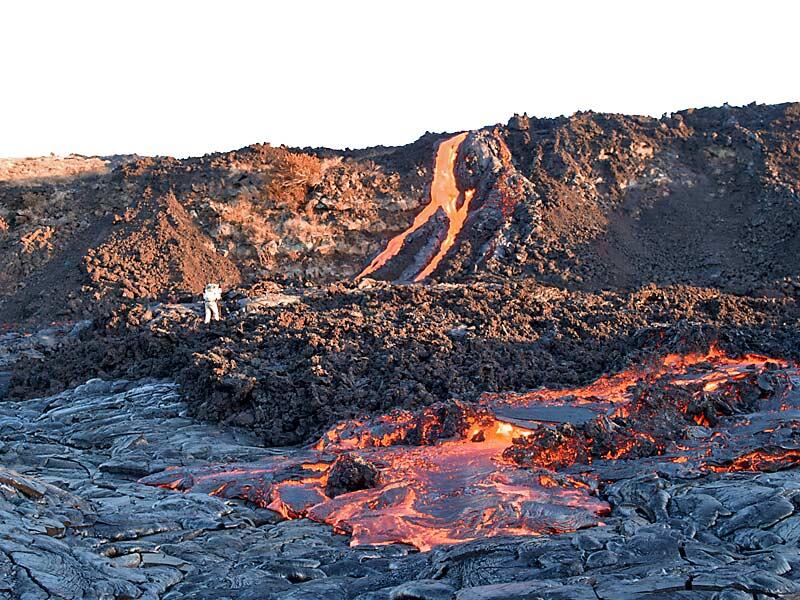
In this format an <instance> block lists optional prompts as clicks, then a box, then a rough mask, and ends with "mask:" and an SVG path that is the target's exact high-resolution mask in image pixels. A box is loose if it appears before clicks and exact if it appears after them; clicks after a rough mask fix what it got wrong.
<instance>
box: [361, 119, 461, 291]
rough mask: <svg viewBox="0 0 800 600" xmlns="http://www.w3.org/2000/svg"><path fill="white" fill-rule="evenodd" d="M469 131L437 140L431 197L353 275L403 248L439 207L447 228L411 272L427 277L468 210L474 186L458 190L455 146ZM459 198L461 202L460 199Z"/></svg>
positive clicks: (375, 267)
mask: <svg viewBox="0 0 800 600" xmlns="http://www.w3.org/2000/svg"><path fill="white" fill-rule="evenodd" d="M467 135H468V132H464V133H460V134H458V135H456V136H453V137H451V138H449V139H447V140H445V141H443V142H442V143H440V144H439V148H438V150H437V151H436V163H435V166H434V169H433V181H432V182H431V191H430V201H429V202H428V204H427V205H426V206H425V208H424V209H423V210H422V211H421V212H420V213H419V214H418V215H417V216H416V217H415V218H414V221H413V223H412V224H411V226H410V227H409V228H408V229H406V230H405V231H402V232H401V233H399V234H398V235H396V236H395V237H394V238H392V239H391V240H389V243H388V244H387V245H386V248H385V249H384V250H383V251H382V252H381V253H380V254H378V255H377V256H376V257H375V258H373V259H372V261H371V262H370V263H369V265H367V266H366V268H365V269H364V270H363V271H361V273H359V274H358V276H357V277H356V279H357V280H358V279H361V278H363V277H366V276H367V275H370V274H372V273H374V272H375V271H377V270H378V269H380V268H381V267H383V266H384V265H386V263H388V262H389V261H390V260H391V259H392V258H394V257H395V256H397V254H398V253H399V252H400V250H402V248H403V244H404V243H405V241H406V239H407V238H408V236H409V235H411V234H412V233H414V232H415V231H416V230H418V229H419V228H420V227H422V226H423V225H425V224H426V223H428V222H429V221H430V220H431V219H432V218H434V215H436V214H437V213H439V212H440V211H441V212H443V213H444V215H445V217H446V218H447V232H446V234H445V237H444V239H443V240H442V241H441V243H440V244H439V248H438V250H437V251H436V254H435V255H434V256H433V257H432V258H431V259H430V260H428V262H427V263H426V264H425V265H424V266H423V267H422V268H421V269H420V270H419V272H417V274H416V275H414V277H413V279H414V281H422V280H423V279H425V278H426V277H428V276H429V275H430V274H431V273H433V271H434V270H435V269H436V267H437V266H438V265H439V263H440V262H441V260H442V259H443V258H444V257H445V255H446V254H447V252H448V250H450V248H451V247H452V246H453V244H454V243H455V241H456V236H457V235H458V233H459V232H460V231H461V228H462V227H463V226H464V221H466V219H467V215H468V213H469V206H470V203H471V202H472V197H473V195H474V194H475V190H471V189H470V190H465V191H464V192H461V191H460V190H459V189H458V186H457V184H456V175H455V163H456V158H457V156H458V149H459V148H460V147H461V144H462V142H463V141H464V139H465V138H466V137H467ZM459 201H460V202H459Z"/></svg>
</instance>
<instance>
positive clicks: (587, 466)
mask: <svg viewBox="0 0 800 600" xmlns="http://www.w3.org/2000/svg"><path fill="white" fill-rule="evenodd" d="M798 390H800V370H798V368H797V366H795V365H790V364H788V363H786V362H782V361H776V360H770V359H768V358H766V357H762V356H755V355H748V356H744V357H741V358H730V357H727V356H725V355H724V354H723V353H722V352H720V351H718V350H716V349H714V348H712V349H711V350H710V351H709V352H707V353H698V354H690V355H684V356H678V355H669V356H666V357H663V358H661V359H659V360H658V361H656V362H653V363H651V364H648V365H647V366H646V367H642V368H638V369H629V370H626V371H624V372H622V373H618V374H616V375H612V376H608V377H602V378H600V379H598V380H597V381H595V382H594V383H592V384H590V385H588V386H585V387H581V388H575V389H562V390H552V389H540V390H535V391H532V392H528V393H524V394H510V393H508V394H484V395H483V396H482V397H481V398H480V399H479V401H478V402H476V403H467V402H461V401H458V400H450V401H447V402H442V403H439V404H435V405H433V406H429V407H427V408H424V409H421V410H419V411H416V412H410V411H404V410H397V411H394V412H392V413H390V414H387V415H383V416H380V417H377V418H372V419H363V420H352V421H346V422H343V423H340V424H339V425H337V426H336V427H334V428H333V429H331V430H330V431H328V432H327V433H326V434H325V435H323V436H322V438H321V439H320V440H319V441H318V442H317V443H316V444H315V445H313V446H311V447H308V448H304V449H302V450H297V451H289V452H287V453H286V454H284V455H275V456H270V457H267V458H266V459H264V460H262V461H260V462H258V463H255V464H233V465H217V466H208V467H194V468H173V469H168V470H166V471H163V472H161V473H157V474H154V475H151V476H149V477H146V478H144V479H143V480H142V482H143V483H147V484H149V485H157V486H161V487H166V488H171V489H175V490H181V491H194V492H205V493H209V494H213V495H216V496H220V497H224V498H238V499H243V500H247V501H250V502H252V503H254V504H256V505H258V506H260V507H263V508H269V509H271V510H274V511H276V512H278V513H280V514H281V515H283V516H284V517H285V518H287V519H294V518H301V517H305V518H309V519H312V520H315V521H318V522H323V523H327V524H330V525H331V526H332V527H333V528H334V529H335V530H336V531H338V532H340V533H346V534H349V535H350V536H352V537H351V543H352V544H354V545H357V544H381V543H393V542H402V543H408V544H412V545H414V546H416V547H417V548H419V549H421V550H428V549H430V548H432V547H434V546H437V545H440V544H446V543H456V542H464V541H469V540H472V539H477V538H484V537H491V536H497V535H508V534H518V535H537V534H542V533H555V532H563V531H574V530H576V529H580V528H584V527H589V526H592V525H596V524H599V523H600V522H601V520H602V518H603V516H604V515H606V514H608V513H609V511H610V507H609V505H608V504H607V503H606V502H604V501H603V500H602V499H601V498H599V497H598V487H599V485H600V482H602V481H606V480H613V479H617V478H620V477H626V476H633V475H636V474H639V473H640V472H641V470H642V469H643V468H647V469H649V468H651V467H653V468H654V467H655V464H656V463H657V465H658V468H659V469H661V470H663V469H672V470H674V471H675V472H676V474H680V473H682V472H686V473H689V472H693V473H694V475H693V476H697V475H698V474H699V475H702V474H703V473H705V474H707V475H709V476H716V475H714V474H715V473H726V472H730V471H736V470H777V469H783V468H789V467H792V466H794V465H796V464H797V462H798V460H800V445H797V443H796V442H794V440H795V439H797V437H798V434H800V393H799V391H798ZM626 473H627V474H626Z"/></svg>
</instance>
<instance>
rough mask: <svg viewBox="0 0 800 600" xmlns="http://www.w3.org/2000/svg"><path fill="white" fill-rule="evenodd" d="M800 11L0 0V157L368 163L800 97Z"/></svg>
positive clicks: (704, 6)
mask: <svg viewBox="0 0 800 600" xmlns="http://www.w3.org/2000/svg"><path fill="white" fill-rule="evenodd" d="M799 26H800V2H795V1H794V0H773V1H769V0H760V1H758V2H755V1H753V0H748V1H738V0H720V1H716V0H692V1H688V2H687V1H684V0H669V1H664V2H662V1H657V0H635V1H634V0H631V1H623V0H620V1H613V0H607V1H600V0H587V1H566V0H558V1H556V0H553V1H549V2H548V1H542V2H534V1H530V2H523V1H519V0H518V1H511V0H509V1H503V0H484V1H482V2H470V1H466V0H461V1H437V0H424V1H417V0H403V1H400V0H396V1H395V2H388V1H381V0H372V1H363V2H356V1H319V2H311V1H298V0H284V1H277V2H266V1H264V2H244V1H232V0H224V1H223V0H219V1H218V2H214V3H212V2H205V1H200V0H187V1H182V0H155V1H150V0H135V1H134V0H128V1H121V0H103V1H98V2H90V1H79V0H73V1H64V0H60V1H53V2H46V1H36V0H24V1H23V0H16V1H7V2H6V1H4V2H2V4H0V82H1V83H0V156H28V155H40V154H47V153H49V152H55V153H57V154H65V153H69V152H78V153H83V154H114V153H133V152H136V153H139V154H171V155H175V156H187V155H198V154H204V153H206V152H211V151H216V150H229V149H233V148H238V147H241V146H245V145H247V144H251V143H255V142H271V143H272V144H274V145H278V144H281V143H284V144H288V145H291V146H307V145H308V146H331V147H340V148H341V147H345V146H349V147H363V146H368V145H375V144H386V145H391V144H404V143H408V142H410V141H413V140H414V139H416V138H417V137H419V136H420V135H421V134H422V133H424V132H425V131H426V130H430V131H457V130H463V129H471V128H477V127H481V126H484V125H489V124H492V123H496V122H505V121H506V120H507V119H508V117H510V116H511V115H512V114H513V113H515V112H520V113H522V112H525V111H527V112H528V114H531V115H537V116H555V115H560V114H570V113H572V112H574V111H576V110H582V109H593V110H597V111H609V112H624V113H640V114H650V115H656V116H659V115H661V114H662V113H664V112H672V111H674V110H679V109H682V108H686V107H692V106H695V107H696V106H711V105H720V104H722V103H723V102H726V101H727V102H729V103H731V104H747V103H749V102H751V101H753V100H756V101H758V102H766V103H775V102H785V101H790V100H800V64H799V63H798V58H800V34H798V27H799Z"/></svg>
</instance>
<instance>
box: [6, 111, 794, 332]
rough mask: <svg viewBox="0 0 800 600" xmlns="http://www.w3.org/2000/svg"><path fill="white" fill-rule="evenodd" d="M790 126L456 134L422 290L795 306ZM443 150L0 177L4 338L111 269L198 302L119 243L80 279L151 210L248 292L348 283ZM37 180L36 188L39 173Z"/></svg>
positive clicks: (652, 123) (582, 119) (89, 291)
mask: <svg viewBox="0 0 800 600" xmlns="http://www.w3.org/2000/svg"><path fill="white" fill-rule="evenodd" d="M799 123H800V105H798V104H783V105H776V106H763V105H751V106H747V107H741V108H733V107H727V106H725V107H721V108H709V109H698V110H694V109H690V110H686V111H682V112H678V113H674V114H673V115H670V116H665V117H662V118H661V119H654V118H650V117H628V116H625V115H606V114H597V113H591V112H589V113H578V114H575V115H573V116H571V117H559V118H555V119H536V118H532V117H531V118H529V117H527V116H516V117H514V118H512V119H511V120H510V121H509V123H508V124H507V125H496V126H490V127H486V128H484V129H481V130H478V131H474V132H470V134H469V135H468V136H467V139H466V141H465V142H464V144H463V145H462V147H461V150H460V152H459V155H458V159H457V161H456V164H455V172H456V178H457V181H458V184H459V186H460V188H461V189H467V188H472V189H474V190H475V192H476V193H475V197H474V200H473V202H472V204H471V205H470V213H469V215H468V217H467V220H466V223H465V226H464V228H463V230H462V231H461V232H460V233H459V235H458V237H457V239H456V242H455V244H454V245H453V247H452V248H451V250H450V251H449V252H448V253H447V255H446V256H445V258H444V260H442V262H441V263H440V264H439V266H438V268H437V269H436V270H435V271H434V273H433V277H434V279H437V280H440V281H441V280H450V281H453V280H464V279H467V278H469V277H472V276H473V275H474V274H475V273H492V274H494V275H497V276H517V275H526V276H533V277H536V278H537V279H538V280H540V281H544V282H549V283H553V284H557V285H559V286H565V287H568V288H570V289H574V288H579V289H589V290H598V289H608V288H610V289H619V288H626V289H627V288H631V287H637V286H641V285H645V284H648V283H657V284H661V285H668V284H674V283H686V284H693V285H701V286H708V287H714V288H717V289H720V290H723V291H728V292H733V293H746V294H755V295H771V296H787V295H788V296H792V295H794V294H796V290H797V289H798V286H799V285H800V280H798V273H797V264H796V261H795V260H793V257H794V256H795V255H796V254H797V252H798V251H800V238H798V235H797V231H798V227H797V225H798V222H800V214H798V211H800V208H798V207H800V202H798V199H799V198H800V179H799V176H798V173H799V172H800V125H799ZM444 139H446V136H444V135H433V134H426V135H425V136H423V137H422V138H420V139H419V140H418V141H417V142H415V143H413V144H409V145H407V146H402V147H396V148H384V147H377V148H369V149H364V150H353V151H333V150H325V149H317V150H311V149H306V150H304V151H298V150H289V149H286V148H272V147H270V146H268V145H255V146H250V147H247V148H243V149H241V150H238V151H235V152H228V153H220V154H213V155H208V156H205V157H202V158H192V159H185V160H176V159H170V158H158V159H153V158H146V159H138V160H129V161H127V162H124V164H120V163H123V161H122V160H118V161H116V163H115V162H110V163H108V166H109V167H110V166H113V165H115V164H116V165H117V166H116V167H115V168H114V169H113V171H111V172H110V173H109V172H104V171H102V170H100V171H94V170H92V169H90V168H87V170H84V171H82V172H81V171H80V170H77V171H75V172H74V173H73V172H72V171H70V170H65V171H64V173H65V175H64V176H63V177H61V178H55V179H54V178H50V179H47V178H46V177H45V178H42V177H39V178H37V177H33V176H31V177H24V178H20V177H18V176H16V175H14V174H13V173H12V174H11V175H5V177H9V179H7V180H0V258H2V259H3V262H4V263H6V264H9V265H10V266H11V268H10V269H8V270H5V271H4V272H3V275H2V277H3V279H2V280H0V283H1V284H2V290H3V294H4V295H5V296H6V298H5V300H4V301H3V303H2V305H0V321H2V322H6V323H8V322H17V321H25V322H34V323H39V324H41V323H42V322H43V321H51V320H54V319H63V318H64V317H70V318H76V317H81V316H86V315H88V314H89V313H92V312H94V311H95V308H96V304H97V301H96V300H92V301H91V302H85V301H84V298H85V297H86V296H89V297H92V295H93V294H94V293H96V292H99V293H100V294H101V296H103V295H104V284H103V282H98V280H97V279H96V278H94V277H91V274H90V273H88V272H87V267H88V266H92V268H94V269H97V270H100V271H103V270H108V269H109V268H113V269H115V274H116V276H117V277H118V278H119V279H120V280H130V281H136V283H137V285H136V286H134V287H136V288H137V289H138V288H142V290H143V291H142V292H141V293H142V294H148V295H150V294H154V295H156V296H158V297H159V298H161V297H163V296H164V295H166V294H167V293H169V292H170V291H171V290H174V289H180V288H185V289H188V290H192V291H196V290H195V285H194V281H193V279H192V277H184V274H185V271H184V270H182V269H170V270H169V277H168V278H164V277H163V274H164V273H165V271H164V270H163V269H157V270H158V272H159V275H158V276H152V277H150V276H147V277H142V276H141V274H140V273H137V271H139V272H141V271H142V270H143V267H144V266H145V265H146V263H147V262H148V261H147V257H146V256H137V255H136V254H135V253H134V252H132V251H131V248H130V245H129V244H124V243H122V244H120V245H117V246H114V245H111V246H109V245H108V244H106V245H105V246H103V248H104V249H106V250H108V251H110V252H111V254H110V256H109V259H108V260H105V259H103V260H100V263H99V264H97V263H95V262H94V261H95V260H96V259H97V256H98V254H97V252H95V253H94V254H93V255H92V256H91V259H92V260H87V259H89V258H90V256H89V255H90V251H91V250H95V251H96V250H97V249H98V247H99V246H101V245H103V242H104V241H105V240H106V239H107V238H108V237H109V236H110V235H112V232H113V231H114V226H113V223H114V221H115V217H116V219H117V222H119V219H123V220H124V219H125V218H126V217H125V215H126V214H130V213H129V212H126V211H129V210H130V211H133V212H134V213H141V212H147V211H148V210H150V206H151V205H150V204H149V203H150V202H151V199H152V198H162V199H166V198H173V197H174V200H175V202H174V203H171V202H163V203H162V204H161V205H160V207H159V208H158V209H157V210H161V211H164V212H166V213H169V212H172V213H173V214H174V212H175V211H176V210H177V208H176V206H175V205H176V204H177V205H180V206H181V207H182V209H183V210H184V211H185V213H186V215H187V216H186V217H185V218H184V217H181V219H182V220H187V219H188V220H190V221H191V227H193V228H195V227H196V228H197V231H198V234H197V235H199V236H201V237H202V238H203V241H202V243H200V246H203V247H206V248H207V252H208V254H207V255H206V256H207V257H208V259H209V260H211V259H214V260H216V261H218V262H219V263H220V264H221V266H220V268H221V269H222V271H223V272H224V273H228V272H230V266H229V265H226V260H224V259H225V258H227V259H228V260H230V262H231V264H232V266H233V267H235V269H238V271H239V272H240V273H241V275H242V277H243V279H244V281H245V282H246V283H247V282H253V281H257V280H261V279H265V278H267V279H274V280H277V281H280V282H283V283H292V284H297V283H304V282H311V283H314V284H321V283H328V282H331V281H337V280H342V279H346V278H350V277H352V276H354V275H356V274H357V273H359V272H360V271H361V270H362V269H363V267H364V266H365V265H366V264H367V263H368V262H369V259H370V258H372V257H373V256H374V255H376V254H377V253H378V252H379V251H380V250H382V249H383V248H384V246H385V244H386V242H387V241H388V240H389V239H390V238H391V237H393V236H394V235H396V234H397V233H399V232H401V231H403V230H404V229H406V228H407V227H408V226H409V225H410V224H411V222H412V221H413V219H414V216H415V215H416V214H417V213H418V212H419V211H420V209H421V207H422V206H423V205H424V204H426V203H427V200H428V195H429V188H430V184H431V178H432V175H431V169H432V165H433V158H434V155H435V153H436V148H437V147H438V144H439V143H440V142H441V141H442V140H444ZM37 168H38V170H39V171H41V172H42V173H43V174H45V175H46V174H47V173H48V169H47V165H45V166H41V165H40V166H39V167H37ZM37 168H34V167H30V169H33V172H36V169H37ZM107 168H108V167H107ZM30 169H29V170H30ZM26 172H27V171H26ZM165 218H168V217H165ZM154 219H156V220H157V219H158V217H156V216H154ZM446 227H447V222H446V219H444V218H439V219H435V220H432V222H431V223H430V224H429V225H426V226H425V227H424V228H422V229H420V230H419V232H417V233H418V235H415V236H411V237H410V238H409V239H408V244H407V246H408V247H407V248H405V249H403V251H402V252H400V253H399V254H398V256H397V258H396V260H393V261H390V263H389V264H387V265H386V267H385V269H384V270H382V271H381V272H379V273H377V275H378V276H379V277H383V278H388V279H394V278H398V277H401V276H402V274H403V273H405V272H407V271H408V269H409V265H413V264H415V261H418V260H419V259H420V256H421V255H422V254H425V253H426V252H427V253H428V254H430V252H431V244H436V243H438V240H441V239H442V237H443V234H444V232H445V231H446ZM147 234H148V232H147V231H143V232H141V234H140V237H139V238H137V241H139V240H141V241H143V239H144V237H146V236H147ZM141 236H143V237H141ZM172 243H174V244H175V247H174V248H173V251H174V253H175V254H176V255H181V254H182V255H186V254H189V253H191V252H193V251H194V250H196V249H197V248H198V244H197V243H196V242H195V241H191V240H187V239H186V238H184V237H182V236H181V235H179V234H178V235H176V236H175V237H174V239H173V240H172ZM117 253H118V254H117ZM420 253H422V254H420ZM212 262H213V261H212ZM202 266H209V269H210V270H209V272H208V274H207V275H206V276H207V277H209V278H210V277H212V276H219V272H218V271H215V270H214V269H212V268H211V267H210V265H209V263H208V262H202ZM197 276H198V277H200V276H201V275H200V274H199V273H198V274H197ZM25 288H27V289H28V291H27V292H26V293H23V290H24V289H25ZM131 289H133V288H131ZM133 291H134V293H136V292H135V290H133ZM137 297H138V295H137ZM111 298H115V296H113V295H112V296H111ZM101 304H103V303H101ZM20 305H24V306H25V310H24V311H22V310H20V309H19V306H20Z"/></svg>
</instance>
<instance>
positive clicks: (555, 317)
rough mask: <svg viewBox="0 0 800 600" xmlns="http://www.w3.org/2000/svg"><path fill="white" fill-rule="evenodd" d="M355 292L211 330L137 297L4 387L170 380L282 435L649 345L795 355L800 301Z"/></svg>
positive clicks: (344, 290) (339, 290)
mask: <svg viewBox="0 0 800 600" xmlns="http://www.w3.org/2000/svg"><path fill="white" fill-rule="evenodd" d="M362 288H363V289H359V288H356V287H352V286H350V287H347V286H341V285H339V286H332V287H330V288H328V289H325V290H320V289H310V290H306V291H305V292H303V293H300V292H298V291H293V292H291V294H290V295H289V297H295V298H296V299H297V301H296V302H294V303H292V304H284V305H282V306H269V305H262V306H257V305H256V306H253V305H251V307H252V310H250V311H249V312H245V311H239V312H233V311H229V312H228V319H227V320H226V321H224V322H221V323H218V324H214V325H213V326H212V327H211V328H207V327H202V326H201V322H200V319H199V317H198V313H199V307H197V306H195V307H194V309H193V310H194V312H193V310H192V308H191V307H190V306H188V305H176V306H161V307H153V309H152V310H150V309H148V310H145V309H144V308H143V307H142V308H136V307H134V308H133V309H131V310H130V311H129V312H127V313H121V314H118V315H115V316H114V317H112V318H111V319H110V320H109V321H98V322H97V323H96V324H95V326H94V327H93V328H92V329H91V330H87V331H85V332H84V333H83V340H84V343H83V344H82V346H81V351H80V352H75V351H74V349H73V348H71V347H68V346H67V347H64V348H55V349H53V350H51V351H50V352H48V353H47V355H46V356H45V358H44V360H42V361H39V362H32V363H26V364H25V365H19V366H18V367H17V368H16V369H15V370H14V376H13V379H12V383H11V385H12V393H14V394H16V395H18V396H24V395H28V396H30V395H41V394H44V393H53V392H56V391H60V390H62V389H64V386H74V385H78V384H80V383H81V382H82V381H85V380H86V379H88V378H90V377H106V378H110V377H126V378H133V377H145V376H150V377H173V378H177V380H178V381H179V382H180V383H181V384H182V386H183V389H184V391H185V393H186V396H187V398H188V399H189V402H190V404H191V406H192V412H193V414H195V415H197V416H199V417H201V418H207V419H212V420H217V421H224V422H228V423H232V424H238V425H242V426H245V427H248V428H251V429H253V430H255V431H256V432H258V433H259V434H260V435H262V436H263V439H264V441H265V443H267V444H270V445H280V444H293V443H300V442H309V441H312V440H314V439H316V438H317V437H318V436H319V435H321V434H322V433H323V432H324V431H325V430H326V429H328V428H330V427H331V426H333V425H334V424H335V423H336V422H338V421H340V420H342V419H346V418H352V417H355V416H359V415H361V414H364V413H367V414H377V413H382V412H386V411H388V410H391V409H394V408H406V409H410V408H415V407H419V406H425V405H430V404H433V403H435V402H437V401H441V400H446V399H448V398H450V397H458V398H463V399H471V398H475V397H477V395H479V394H480V393H481V392H484V391H490V392H497V391H507V390H515V391H524V390H525V389H529V388H534V387H538V386H541V385H548V386H565V385H568V386H572V385H576V384H580V383H588V382H589V381H591V380H593V379H595V378H596V377H598V376H600V375H601V374H603V373H607V372H613V371H616V370H619V369H621V368H623V367H625V366H626V365H627V364H628V362H629V361H636V360H638V359H639V358H640V356H641V355H642V354H644V355H648V354H650V353H652V352H653V351H656V352H659V353H667V352H687V351H690V350H696V349H698V348H701V349H707V348H708V346H709V344H711V343H712V342H718V343H719V344H720V346H721V348H722V349H724V350H726V351H728V352H730V353H732V354H736V353H743V352H759V353H761V354H765V355H768V356H773V357H775V358H780V357H788V358H792V357H794V358H797V357H798V356H800V355H799V354H798V345H797V340H798V338H797V327H798V319H799V318H800V309H798V306H797V303H796V301H795V300H794V299H787V298H783V299H771V298H746V297H738V296H733V295H729V294H721V293H719V292H716V291H714V290H703V289H697V288H691V287H685V286H676V287H671V288H666V289H660V288H655V287H648V288H645V289H642V290H639V291H636V292H633V293H630V294H620V293H612V292H605V293H602V294H595V293H588V292H570V291H566V290H559V289H555V288H552V287H546V286H540V285H537V284H536V283H535V282H533V281H531V280H521V281H516V282H511V283H492V282H478V283H472V284H469V285H464V284H457V285H453V284H441V285H438V286H429V287H426V286H397V285H387V284H376V285H375V286H372V285H370V284H369V283H368V282H362ZM288 291H290V290H287V292H288ZM230 308H235V305H233V304H231V306H230Z"/></svg>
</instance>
